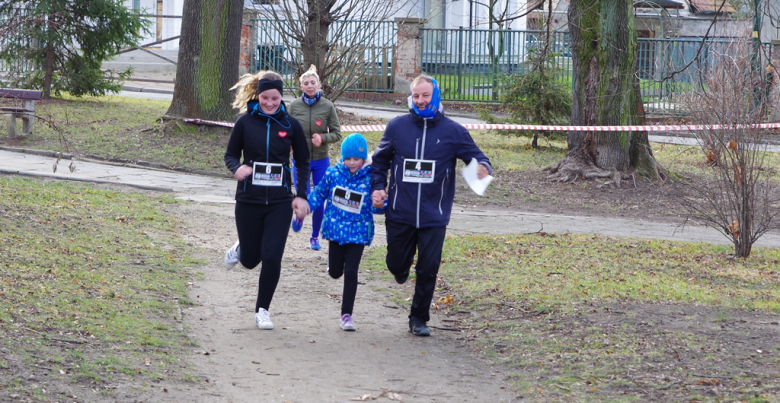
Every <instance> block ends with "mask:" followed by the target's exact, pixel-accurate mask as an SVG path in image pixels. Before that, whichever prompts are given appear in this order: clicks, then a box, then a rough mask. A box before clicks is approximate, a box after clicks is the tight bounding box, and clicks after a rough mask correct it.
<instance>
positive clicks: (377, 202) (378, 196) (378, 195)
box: [371, 189, 387, 208]
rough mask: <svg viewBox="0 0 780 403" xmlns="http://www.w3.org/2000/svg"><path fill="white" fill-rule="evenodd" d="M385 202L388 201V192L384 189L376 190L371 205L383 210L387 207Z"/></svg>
mask: <svg viewBox="0 0 780 403" xmlns="http://www.w3.org/2000/svg"><path fill="white" fill-rule="evenodd" d="M385 200H387V191H385V190H384V189H378V190H375V191H374V192H373V193H371V204H372V205H373V206H374V207H375V208H382V207H384V206H385Z"/></svg>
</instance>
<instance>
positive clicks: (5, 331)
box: [0, 176, 201, 401]
mask: <svg viewBox="0 0 780 403" xmlns="http://www.w3.org/2000/svg"><path fill="white" fill-rule="evenodd" d="M171 203H175V201H174V200H173V199H172V198H170V197H159V198H157V197H155V198H149V197H145V196H142V195H139V194H134V193H120V192H115V191H110V190H100V189H95V188H92V187H89V186H84V185H80V184H74V183H73V182H56V181H55V182H44V181H40V180H35V179H25V178H18V177H5V176H0V251H2V252H1V253H2V256H3V259H2V263H0V347H2V351H3V354H2V357H0V374H2V376H0V379H2V381H0V395H2V396H6V397H10V398H14V397H15V398H16V399H19V400H18V401H21V399H22V397H24V398H25V399H34V400H33V401H71V398H70V396H65V395H64V394H62V393H64V391H65V390H72V391H74V392H73V394H74V395H78V396H80V399H75V396H73V399H74V400H78V401H84V400H83V397H84V396H87V395H93V394H94V393H95V392H97V393H98V394H99V395H104V398H107V399H108V398H111V396H112V395H113V392H112V389H111V388H109V386H110V385H112V384H114V385H115V384H122V383H126V382H140V383H142V384H143V383H145V382H150V381H153V380H160V379H174V380H177V381H186V380H188V379H190V377H191V375H190V373H189V369H188V368H187V367H186V365H185V363H183V349H185V348H186V347H187V346H190V345H191V344H190V340H189V339H188V336H187V333H186V329H183V328H182V317H181V310H182V309H184V308H186V307H187V306H188V305H191V304H192V302H191V301H190V300H189V297H188V295H187V292H188V289H187V288H188V284H189V282H190V280H191V279H192V276H193V273H192V272H190V271H188V270H187V268H188V267H193V266H195V265H198V264H201V262H200V261H199V260H196V259H193V258H191V257H190V256H191V255H192V253H191V248H190V247H189V246H187V245H186V244H185V243H184V242H183V241H182V240H181V239H180V237H179V235H177V232H178V226H179V223H177V222H176V221H175V220H173V219H172V218H171V217H169V216H168V215H167V214H166V213H165V206H166V205H169V204H171ZM32 367H36V368H45V369H49V372H48V373H49V374H50V376H48V377H45V378H44V379H38V380H37V382H36V381H33V382H30V380H28V379H21V378H19V377H20V376H21V375H22V374H25V373H26V371H24V368H32ZM62 384H64V385H71V386H70V387H60V386H59V385H62ZM55 385H57V386H55ZM47 389H48V391H49V392H48V393H49V395H47V394H46V393H47V392H46V390H47ZM52 398H53V399H54V400H48V399H52ZM0 400H3V399H0ZM25 401H28V400H25Z"/></svg>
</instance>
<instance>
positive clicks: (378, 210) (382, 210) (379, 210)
mask: <svg viewBox="0 0 780 403" xmlns="http://www.w3.org/2000/svg"><path fill="white" fill-rule="evenodd" d="M385 211H387V200H385V205H384V206H383V207H382V208H376V207H374V205H373V204H372V205H371V214H384V213H385Z"/></svg>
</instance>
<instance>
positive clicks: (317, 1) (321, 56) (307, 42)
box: [296, 0, 335, 97]
mask: <svg viewBox="0 0 780 403" xmlns="http://www.w3.org/2000/svg"><path fill="white" fill-rule="evenodd" d="M307 4H308V14H307V16H306V18H307V20H306V25H307V27H306V31H305V32H306V33H305V36H304V39H303V42H301V53H303V65H301V71H299V72H297V74H296V78H298V77H300V76H301V75H302V74H303V73H304V72H305V71H306V70H308V69H309V66H311V65H312V64H313V65H315V66H316V67H317V75H318V76H319V77H320V82H321V83H322V86H323V88H322V92H323V94H324V95H325V96H326V97H330V95H331V92H332V88H331V87H330V86H329V85H328V83H327V78H328V73H329V70H328V69H326V68H325V67H326V66H325V63H326V60H327V55H328V51H329V50H330V45H329V43H328V29H330V24H332V23H333V16H332V15H331V8H333V6H334V5H335V0H307Z"/></svg>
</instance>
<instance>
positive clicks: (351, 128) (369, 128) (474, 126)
mask: <svg viewBox="0 0 780 403" xmlns="http://www.w3.org/2000/svg"><path fill="white" fill-rule="evenodd" d="M184 121H185V122H188V123H195V124H205V125H214V126H224V127H233V123H230V122H217V121H213V120H203V119H184ZM463 126H464V127H465V128H466V129H469V130H536V131H558V132H561V131H564V132H567V131H577V132H640V131H648V132H673V131H685V130H694V131H698V130H723V129H778V128H780V123H760V124H753V125H657V126H655V125H654V126H542V125H512V124H483V123H465V124H463ZM385 127H386V126H385V125H343V126H341V131H342V133H348V132H383V131H385Z"/></svg>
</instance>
